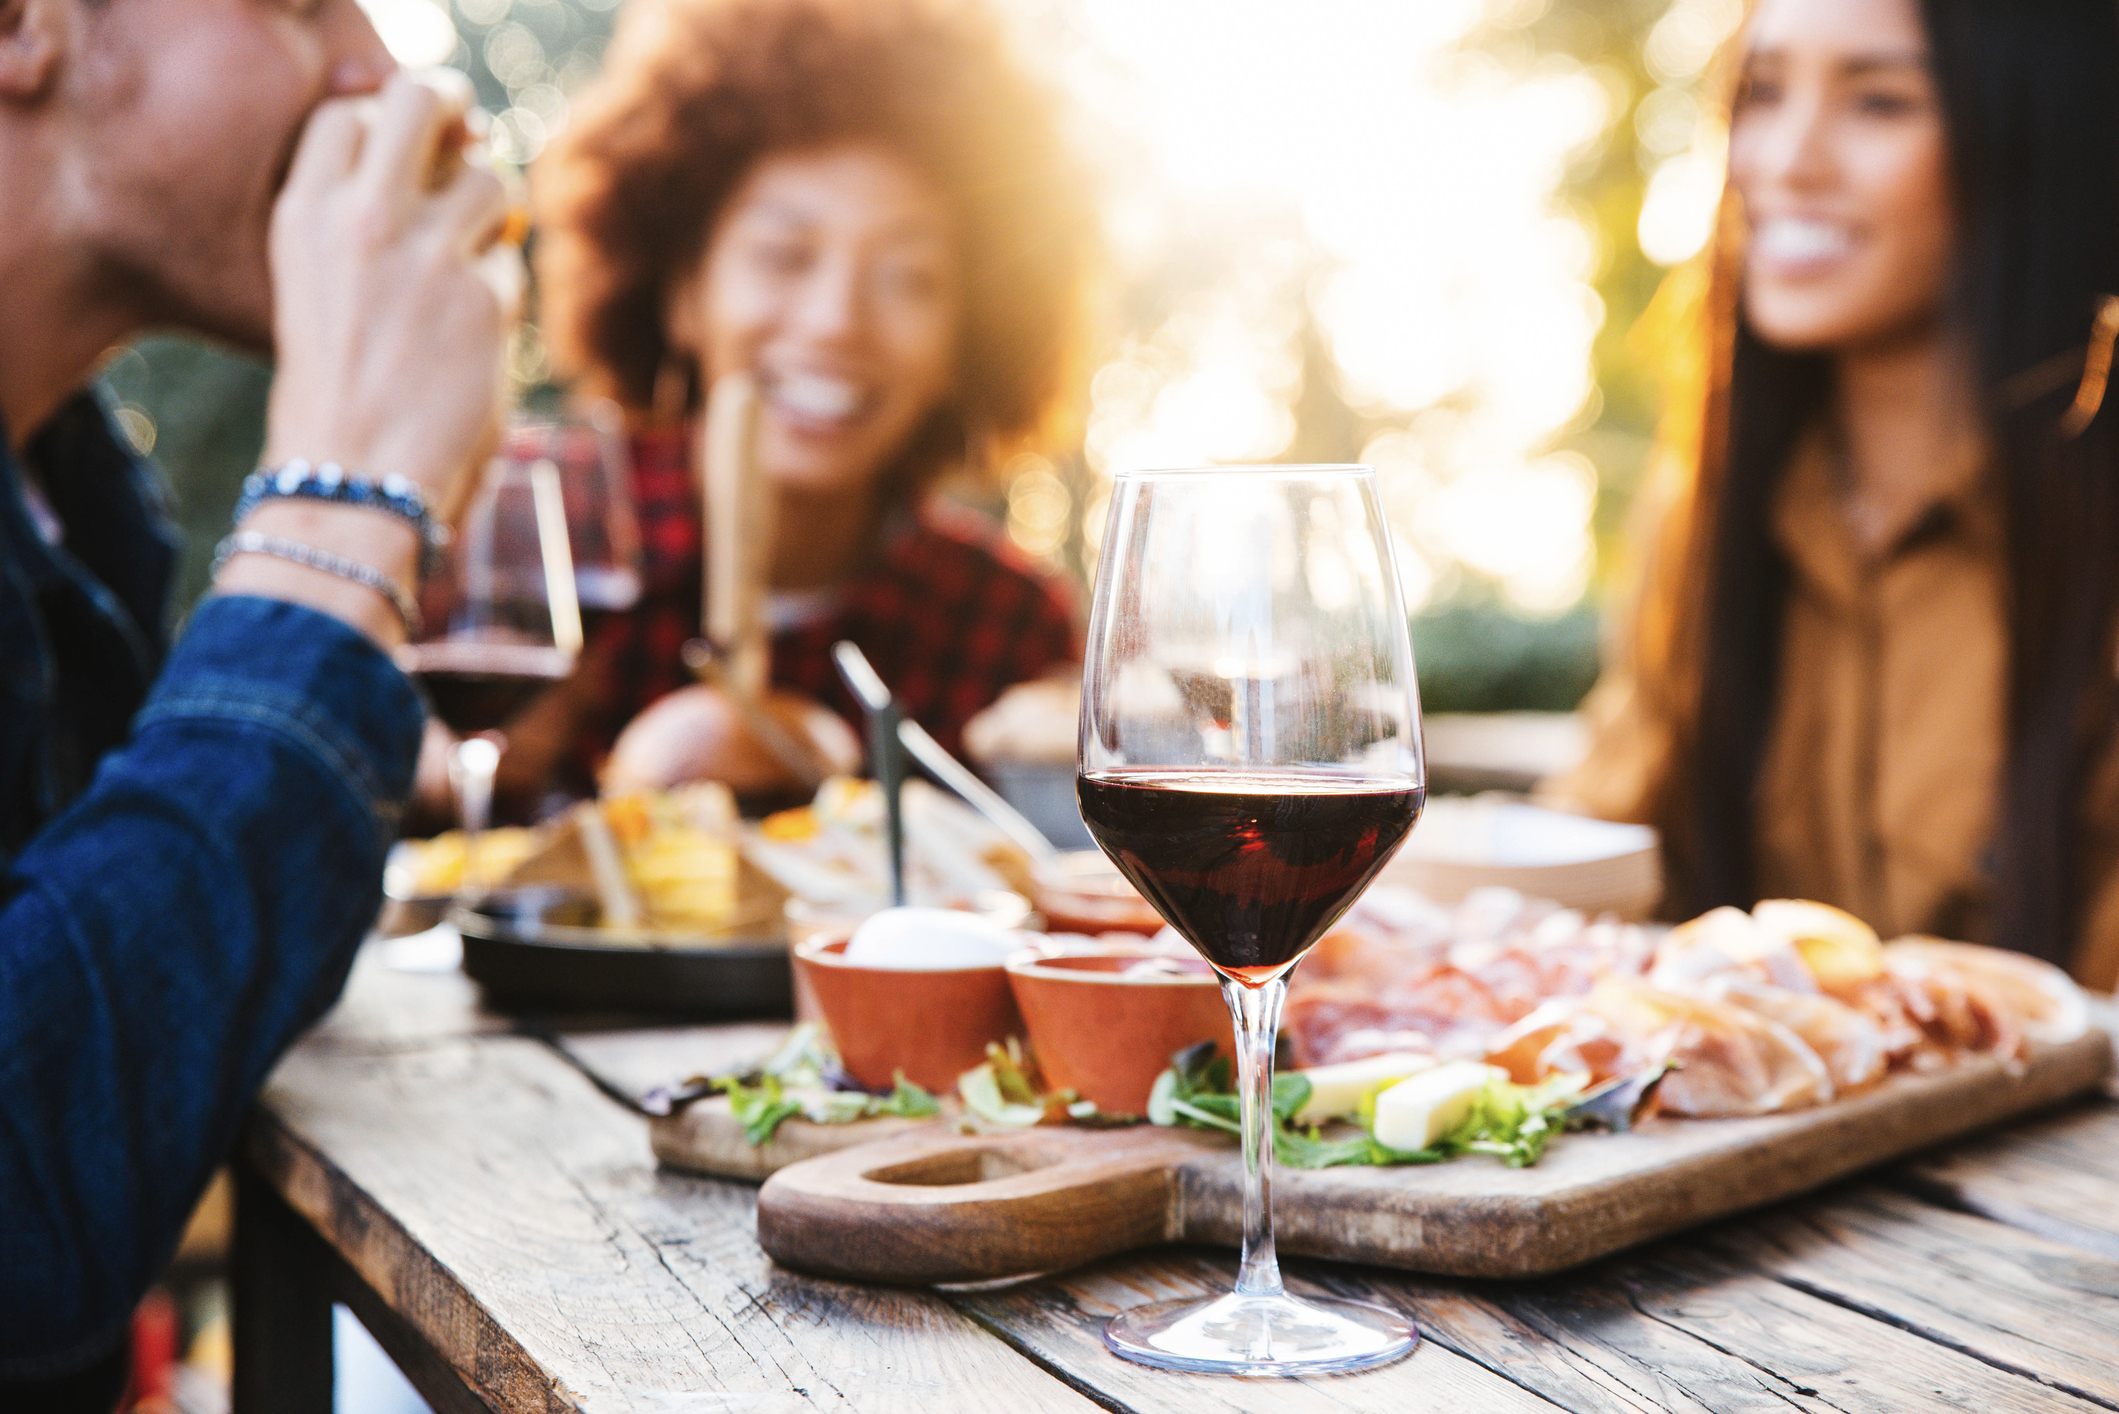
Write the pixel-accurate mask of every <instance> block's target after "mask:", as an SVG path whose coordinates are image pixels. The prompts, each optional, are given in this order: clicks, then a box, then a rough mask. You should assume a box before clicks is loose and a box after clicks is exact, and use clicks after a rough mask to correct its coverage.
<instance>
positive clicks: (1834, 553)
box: [1551, 442, 2119, 990]
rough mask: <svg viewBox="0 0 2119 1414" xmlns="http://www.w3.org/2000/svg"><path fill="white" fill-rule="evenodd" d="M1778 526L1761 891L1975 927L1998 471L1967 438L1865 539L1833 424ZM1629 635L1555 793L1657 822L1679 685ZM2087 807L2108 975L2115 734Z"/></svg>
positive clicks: (1801, 463)
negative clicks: (1652, 682)
mask: <svg viewBox="0 0 2119 1414" xmlns="http://www.w3.org/2000/svg"><path fill="white" fill-rule="evenodd" d="M1772 529H1773V537H1774V540H1775V542H1776V543H1777V544H1778V545H1779V547H1780V548H1781V549H1782V550H1783V551H1784V552H1785V553H1786V555H1787V557H1788V561H1789V564H1790V566H1791V569H1792V574H1791V583H1790V588H1789V597H1788V604H1787V617H1786V620H1785V627H1784V630H1783V636H1782V643H1781V676H1780V702H1779V706H1778V709H1777V710H1776V712H1775V714H1774V721H1773V726H1772V728H1771V734H1770V736H1769V738H1768V742H1767V748H1766V758H1765V761H1764V763H1763V766H1762V768H1761V771H1760V779H1759V807H1758V809H1759V814H1758V819H1757V821H1756V822H1755V827H1754V828H1755V835H1754V838H1755V839H1756V840H1757V842H1758V856H1757V861H1756V864H1757V880H1758V887H1759V891H1760V894H1761V896H1763V897H1768V898H1774V897H1781V898H1812V899H1818V900H1821V901H1823V902H1826V903H1831V904H1836V905H1838V906H1839V907H1841V908H1844V909H1846V910H1848V911H1849V912H1851V913H1854V914H1857V915H1859V916H1860V917H1862V918H1865V919H1867V920H1868V921H1869V922H1870V923H1871V924H1872V925H1874V926H1875V928H1876V929H1877V931H1878V932H1880V933H1882V934H1883V935H1884V936H1885V937H1887V938H1888V937H1893V936H1896V935H1898V934H1902V933H1911V932H1925V933H1935V934H1938V935H1940V936H1943V937H1951V938H1970V939H1974V940H1977V939H1979V938H1980V937H1982V936H1983V934H1984V932H1985V928H1986V914H1987V907H1988V897H1987V895H1988V887H1987V881H1986V871H1985V869H1984V867H1983V864H1984V856H1985V855H1986V852H1987V848H1988V840H1989V837H1990V835H1991V833H1992V831H1993V828H1994V819H1995V800H1996V791H1997V788H1998V785H1999V782H2000V777H2001V769H2002V754H2003V725H2004V715H2005V711H2006V692H2007V688H2006V666H2007V664H2006V654H2007V636H2008V635H2007V624H2006V619H2005V612H2004V588H2005V586H2004V579H2005V568H2004V566H2005V556H2006V546H2005V543H2004V539H2003V526H2002V519H2001V512H2000V507H1999V496H1998V494H1997V492H1996V490H1995V488H1994V487H1993V486H1992V484H1991V482H1990V481H1989V479H1988V478H1987V477H1986V476H1985V475H1984V472H1983V466H1982V463H1981V461H1980V459H1979V458H1978V457H1976V456H1968V457H1967V458H1966V459H1965V461H1964V465H1963V466H1962V468H1961V469H1960V471H1959V472H1958V474H1957V475H1955V476H1954V477H1953V478H1951V480H1950V481H1949V483H1948V484H1947V485H1946V486H1945V487H1944V489H1943V490H1942V492H1941V494H1939V495H1938V496H1937V497H1936V498H1935V499H1934V500H1933V501H1932V502H1931V503H1930V504H1928V505H1927V506H1925V507H1922V508H1919V509H1918V510H1916V511H1915V513H1913V514H1912V515H1910V516H1909V517H1908V518H1907V519H1906V521H1905V522H1904V523H1903V524H1901V525H1898V526H1895V527H1892V528H1891V530H1890V532H1889V534H1888V535H1887V536H1886V537H1885V539H1884V542H1883V543H1884V546H1885V548H1884V549H1883V550H1882V551H1881V552H1879V553H1876V554H1874V555H1867V554H1865V553H1864V552H1863V551H1862V549H1861V548H1860V547H1859V545H1858V543H1857V542H1856V540H1855V538H1854V535H1853V533H1852V531H1851V529H1850V528H1849V526H1848V524H1847V520H1846V516H1845V514H1844V510H1843V504H1842V499H1841V494H1840V491H1839V488H1838V487H1837V486H1836V485H1835V480H1834V474H1833V468H1832V462H1831V459H1830V458H1829V456H1828V455H1827V454H1826V453H1825V451H1824V449H1823V446H1822V443H1821V442H1818V443H1813V444H1812V445H1810V446H1808V447H1807V448H1806V449H1805V450H1804V452H1803V453H1802V454H1801V455H1799V456H1798V457H1797V458H1796V460H1795V462H1794V464H1793V465H1791V466H1790V468H1789V472H1788V475H1787V477H1786V478H1785V479H1784V480H1783V482H1782V484H1781V486H1780V488H1779V490H1778V492H1777V493H1776V496H1775V500H1774V506H1773V527H1772ZM2114 553H2119V547H2114ZM1626 642H1627V634H1626V631H1625V626H1624V625H1623V624H1622V625H1621V626H1620V632H1619V633H1618V634H1617V635H1616V636H1615V639H1614V647H1615V648H1616V650H1617V651H1616V653H1615V654H1614V656H1613V657H1612V658H1611V664H1612V665H1611V666H1610V667H1608V668H1607V669H1606V671H1605V673H1604V676H1603V677H1602V678H1601V679H1600V680H1599V682H1598V684H1597V687H1596V690H1595V691H1594V692H1593V693H1591V695H1590V698H1589V700H1588V701H1587V702H1586V703H1585V704H1584V708H1585V711H1586V712H1587V713H1588V714H1589V716H1590V718H1591V722H1592V726H1593V729H1594V745H1593V747H1592V749H1591V751H1590V754H1589V757H1588V759H1587V760H1586V761H1585V762H1584V763H1583V765H1582V766H1581V767H1580V768H1578V769H1577V770H1576V771H1575V772H1573V773H1572V774H1570V775H1569V776H1567V777H1565V778H1563V779H1561V780H1559V781H1556V782H1554V783H1553V784H1552V787H1551V793H1552V794H1554V795H1556V796H1558V797H1560V798H1562V799H1563V800H1565V801H1567V802H1570V803H1572V804H1575V805H1577V806H1579V807H1580V808H1583V809H1586V810H1588V811H1590V812H1591V813H1593V814H1597V815H1602V816H1605V817H1607V818H1611V819H1623V820H1639V821H1643V822H1645V823H1649V824H1656V823H1659V822H1657V821H1655V820H1653V819H1651V818H1649V816H1650V814H1651V808H1650V802H1651V801H1652V800H1653V799H1654V794H1655V791H1656V788H1657V786H1658V784H1659V780H1660V774H1659V773H1660V772H1661V771H1662V770H1663V769H1664V762H1665V761H1666V759H1667V758H1668V755H1669V745H1670V738H1671V732H1672V726H1671V723H1670V720H1669V717H1668V711H1669V709H1668V707H1667V704H1666V703H1665V702H1664V701H1663V699H1664V698H1665V697H1667V694H1665V693H1661V692H1656V691H1650V690H1644V685H1643V684H1642V683H1641V682H1640V681H1639V679H1638V677H1637V675H1636V673H1635V671H1634V668H1633V665H1632V663H1631V662H1630V661H1629V657H1628V655H1627V652H1626V646H1625V645H1626ZM2084 823H2085V826H2086V829H2085V836H2084V854H2085V857H2084V860H2083V863H2084V865H2085V866H2086V868H2087V869H2088V871H2089V872H2088V874H2087V876H2086V877H2087V878H2089V879H2090V880H2091V881H2092V887H2091V893H2090V900H2089V907H2088V909H2087V911H2086V913H2085V920H2084V921H2085V927H2084V931H2083V935H2082V943H2081V946H2080V948H2079V950H2078V954H2077V957H2076V959H2075V966H2074V971H2075V973H2076V975H2077V977H2078V978H2079V979H2080V980H2082V981H2084V982H2085V983H2088V984H2089V985H2092V986H2095V987H2098V988H2100V989H2105V990H2109V989H2110V988H2111V987H2112V986H2113V984H2114V982H2115V980H2119V752H2113V753H2107V756H2106V759H2104V760H2103V761H2100V762H2099V763H2098V767H2097V770H2096V773H2095V779H2094V781H2093V782H2092V788H2091V790H2090V792H2089V794H2088V796H2087V798H2086V800H2085V820H2084Z"/></svg>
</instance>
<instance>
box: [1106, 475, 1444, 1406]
mask: <svg viewBox="0 0 2119 1414" xmlns="http://www.w3.org/2000/svg"><path fill="white" fill-rule="evenodd" d="M1419 713H1420V708H1419V696H1418V689H1417V687H1416V685H1415V681H1414V674H1413V657H1412V644H1411V640H1410V636H1409V634H1408V629H1407V622H1406V617H1405V608H1404V602H1403V597H1402V595H1401V594H1400V592H1399V588H1398V578H1397V571H1396V566H1395V563H1394V561H1393V558H1392V552H1391V545H1390V540H1389V537H1388V534H1387V532H1386V530H1385V528H1384V521H1383V514H1382V506H1381V502H1380V500H1379V498H1378V495H1377V490H1376V481H1375V475H1374V473H1373V472H1371V471H1369V470H1368V469H1367V468H1365V467H1296V466H1265V467H1228V468H1210V469H1203V470H1197V471H1154V472H1138V473H1131V474H1122V475H1121V476H1119V477H1118V478H1117V484H1116V485H1115V487H1114V489H1113V493H1112V498H1111V510H1110V514H1109V519H1108V520H1107V521H1106V524H1105V533H1104V544H1103V552H1102V555H1101V558H1100V560H1099V563H1098V568H1097V578H1096V589H1095V596H1094V600H1093V603H1092V607H1091V610H1090V623H1089V639H1088V653H1087V658H1086V661H1085V663H1084V668H1083V675H1082V712H1081V726H1080V733H1081V735H1080V746H1079V774H1078V778H1077V790H1078V794H1079V798H1080V801H1081V808H1082V817H1083V819H1084V821H1085V822H1086V823H1087V824H1088V827H1089V832H1090V834H1091V835H1092V836H1094V837H1095V839H1096V841H1097V843H1098V845H1100V846H1101V847H1102V848H1103V850H1104V852H1105V853H1106V854H1107V855H1109V856H1110V858H1111V860H1112V862H1113V863H1114V864H1115V865H1117V867H1118V868H1119V870H1120V871H1121V872H1122V873H1124V874H1125V875H1126V877H1127V878H1128V879H1129V880H1131V881H1132V883H1133V884H1134V886H1135V887H1136V888H1138V889H1139V890H1140V891H1141V893H1142V895H1143V896H1144V897H1146V898H1147V899H1148V901H1149V902H1150V903H1152V904H1153V905H1154V906H1155V908H1156V910H1157V911H1158V912H1159V913H1161V914H1162V916H1163V918H1164V919H1165V921H1167V922H1168V923H1169V924H1170V925H1171V926H1172V927H1174V928H1175V929H1176V930H1177V931H1178V932H1179V933H1181V934H1183V935H1184V936H1185V938H1186V939H1187V940H1189V941H1190V942H1191V943H1192V945H1193V946H1194V947H1196V948H1198V949H1199V951H1200V953H1201V954H1202V955H1203V956H1204V957H1205V958H1206V959H1207V960H1208V962H1210V963H1211V964H1213V966H1214V968H1215V970H1216V971H1217V972H1218V973H1220V974H1221V976H1222V979H1223V984H1222V985H1223V993H1224V996H1225V997H1226V999H1227V1001H1228V1004H1229V1009H1230V1012H1231V1015H1232V1017H1233V1018H1234V1020H1235V1022H1236V1026H1237V1033H1238V1037H1239V1047H1238V1051H1239V1054H1238V1058H1237V1059H1238V1070H1239V1075H1240V1083H1239V1087H1238V1088H1239V1091H1240V1093H1241V1096H1242V1103H1243V1147H1244V1165H1245V1204H1244V1207H1245V1235H1244V1254H1243V1264H1242V1269H1241V1273H1240V1275H1239V1277H1238V1280H1237V1285H1236V1290H1235V1291H1234V1292H1233V1293H1232V1294H1231V1295H1229V1296H1225V1297H1222V1298H1220V1299H1219V1300H1216V1301H1211V1302H1205V1303H1169V1304H1165V1305H1161V1306H1151V1307H1143V1308H1138V1309H1136V1310H1132V1311H1127V1312H1123V1313H1121V1314H1120V1315H1119V1316H1117V1317H1115V1318H1114V1319H1113V1320H1112V1321H1111V1323H1110V1325H1109V1326H1108V1327H1107V1328H1106V1331H1105V1337H1104V1338H1105V1342H1106V1344H1107V1345H1109V1346H1110V1347H1111V1349H1113V1350H1114V1351H1116V1352H1117V1353H1118V1354H1120V1355H1123V1356H1126V1357H1127V1358H1129V1359H1133V1360H1139V1361H1142V1362H1144V1363H1147V1364H1154V1365H1162V1366H1167V1367H1173V1368H1178V1369H1189V1370H1205V1371H1217V1372H1225V1373H1241V1374H1270V1373H1285V1374H1310V1373H1321V1372H1327V1371H1334V1370H1350V1369H1360V1368H1364V1367H1366V1366H1369V1365H1374V1364H1380V1363H1383V1362H1384V1361H1387V1360H1392V1359H1396V1358H1398V1357H1399V1356H1402V1355H1404V1354H1405V1353H1406V1352H1408V1351H1410V1350H1411V1349H1412V1348H1413V1345H1414V1343H1415V1342H1416V1341H1417V1339H1418V1336H1417V1334H1416V1333H1415V1332H1414V1330H1413V1328H1412V1327H1411V1325H1410V1324H1408V1323H1407V1322H1406V1321H1405V1320H1404V1319H1403V1318H1402V1317H1400V1316H1398V1315H1397V1314H1396V1313H1395V1312H1390V1311H1385V1310H1383V1309H1382V1308H1380V1307H1375V1306H1370V1305H1366V1304H1364V1303H1359V1302H1346V1301H1332V1300H1309V1301H1302V1300H1296V1299H1295V1298H1293V1297H1290V1296H1288V1295H1287V1294H1286V1292H1285V1291H1284V1289H1283V1288H1282V1285H1281V1281H1280V1273H1279V1265H1278V1262H1277V1260H1276V1258H1275V1254H1274V1249H1273V1237H1272V1223H1271V1169H1272V1148H1271V1143H1270V1140H1269V1128H1268V1126H1269V1124H1270V1117H1271V1106H1270V1094H1271V1084H1272V1044H1273V1037H1274V1033H1275V1031H1276V1030H1277V1028H1278V1023H1279V1014H1280V1007H1281V1003H1282V1001H1283V1000H1284V998H1285V996H1286V988H1287V982H1286V978H1287V974H1288V973H1289V971H1290V970H1291V969H1292V968H1293V967H1294V966H1295V964H1296V963H1297V962H1298V961H1299V960H1300V959H1301V957H1302V955H1303V954H1304V953H1305V952H1306V951H1308V949H1309V948H1310V946H1311V945H1312V944H1313V943H1315V942H1316V941H1317V939H1318V938H1319V937H1320V936H1321V935H1322V934H1323V933H1324V932H1325V930H1326V929H1328V928H1330V927H1331V925H1332V924H1333V923H1334V922H1335V921H1337V919H1338V918H1339V916H1340V915H1341V914H1342V913H1344V912H1345V910H1346V909H1347V907H1348V906H1349V905H1351V904H1352V903H1353V901H1354V899H1355V898H1356V897H1358V896H1359V894H1360V893H1361V891H1362V890H1363V889H1364V888H1366V887H1367V885H1368V884H1369V882H1370V881H1371V880H1372V879H1373V878H1374V877H1375V876H1376V874H1377V872H1378V871H1380V870H1381V869H1382V868H1383V866H1384V864H1385V863H1387V862H1388V861H1389V859H1390V857H1391V855H1392V853H1394V852H1395V851H1396V849H1397V848H1398V846H1399V845H1400V844H1401V843H1402V842H1403V841H1404V839H1405V837H1406V835H1407V833H1408V832H1410V830H1411V829H1412V827H1413V824H1414V822H1415V821H1416V820H1417V819H1418V818H1419V814H1420V808H1421V806H1422V804H1423V803H1424V801H1425V797H1426V774H1425V769H1424V765H1423V762H1422V757H1421V742H1420V715H1419Z"/></svg>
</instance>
